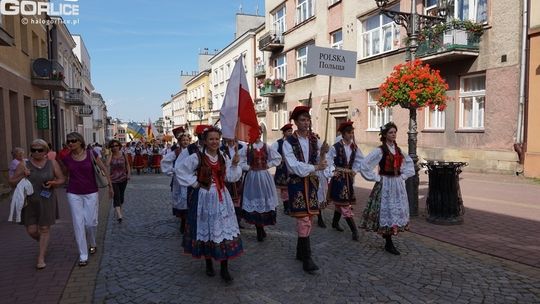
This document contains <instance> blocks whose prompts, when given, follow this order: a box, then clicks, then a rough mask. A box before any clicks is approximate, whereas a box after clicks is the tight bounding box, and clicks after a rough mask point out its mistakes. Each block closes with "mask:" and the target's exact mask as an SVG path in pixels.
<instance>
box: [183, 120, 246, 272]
mask: <svg viewBox="0 0 540 304" xmlns="http://www.w3.org/2000/svg"><path fill="white" fill-rule="evenodd" d="M203 138H204V139H205V141H204V142H205V144H204V147H203V151H202V152H200V153H193V154H191V155H190V156H189V157H187V158H186V159H185V160H184V161H183V162H182V163H181V164H180V166H179V167H178V168H175V173H176V178H177V180H178V182H179V183H180V185H182V186H191V187H193V191H192V192H191V194H190V196H189V199H190V200H191V202H190V206H189V211H188V212H189V215H188V222H189V223H190V225H189V228H190V229H189V230H186V233H185V234H184V237H186V235H188V234H190V236H191V238H192V241H191V243H190V244H187V243H186V242H184V244H183V246H184V251H185V252H186V253H190V254H191V255H192V256H193V257H194V258H204V259H206V274H207V275H208V276H214V275H215V272H214V267H213V264H212V259H215V260H216V261H220V262H221V272H220V274H221V277H222V279H223V280H225V282H227V283H228V282H231V281H232V277H231V275H230V273H229V270H228V260H229V259H232V258H234V257H237V256H239V255H241V254H242V253H243V247H242V240H241V239H240V230H239V228H238V223H237V221H236V215H235V213H234V204H233V201H232V199H231V195H230V194H229V191H228V190H227V188H226V187H225V182H226V181H228V182H234V181H237V180H239V179H240V176H241V175H242V169H241V168H240V166H239V165H238V163H239V160H240V157H239V155H235V156H234V158H233V159H232V160H230V159H229V158H228V157H227V156H225V155H224V154H223V153H222V152H221V151H219V146H220V140H221V131H220V130H219V129H217V128H216V127H209V128H207V129H206V130H205V131H204V133H203Z"/></svg>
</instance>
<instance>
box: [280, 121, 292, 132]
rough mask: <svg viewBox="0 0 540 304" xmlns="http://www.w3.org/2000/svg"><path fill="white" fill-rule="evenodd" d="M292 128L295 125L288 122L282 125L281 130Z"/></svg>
mask: <svg viewBox="0 0 540 304" xmlns="http://www.w3.org/2000/svg"><path fill="white" fill-rule="evenodd" d="M292 128H293V125H292V124H291V123H288V124H286V125H284V126H283V127H281V129H280V130H281V131H283V132H285V131H287V130H289V129H292Z"/></svg>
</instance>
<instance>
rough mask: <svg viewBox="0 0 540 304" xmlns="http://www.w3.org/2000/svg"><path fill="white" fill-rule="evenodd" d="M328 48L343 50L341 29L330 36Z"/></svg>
mask: <svg viewBox="0 0 540 304" xmlns="http://www.w3.org/2000/svg"><path fill="white" fill-rule="evenodd" d="M330 47H331V48H333V49H339V50H341V49H343V32H342V31H341V29H339V30H337V31H335V32H333V33H331V34H330Z"/></svg>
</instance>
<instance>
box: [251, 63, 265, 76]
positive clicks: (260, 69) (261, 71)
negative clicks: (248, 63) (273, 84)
mask: <svg viewBox="0 0 540 304" xmlns="http://www.w3.org/2000/svg"><path fill="white" fill-rule="evenodd" d="M254 75H255V77H264V76H266V67H265V66H264V64H258V65H256V66H255V73H254Z"/></svg>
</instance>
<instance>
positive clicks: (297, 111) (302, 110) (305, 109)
mask: <svg viewBox="0 0 540 304" xmlns="http://www.w3.org/2000/svg"><path fill="white" fill-rule="evenodd" d="M310 109H311V108H310V107H308V106H297V107H296V108H294V110H293V111H292V113H291V118H290V119H292V120H296V119H298V116H300V114H304V113H307V114H308V115H309V110H310Z"/></svg>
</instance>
